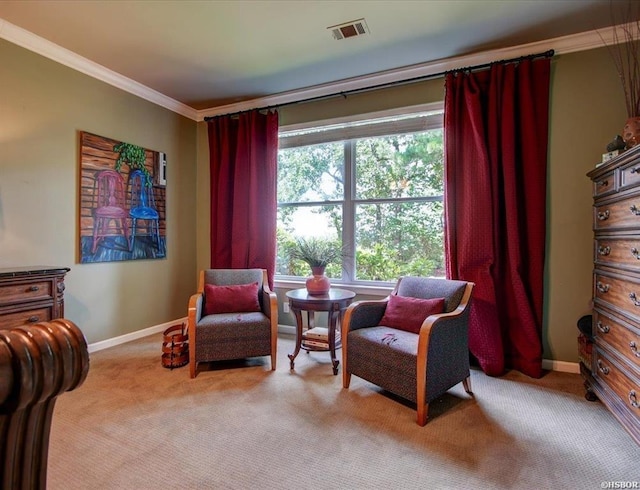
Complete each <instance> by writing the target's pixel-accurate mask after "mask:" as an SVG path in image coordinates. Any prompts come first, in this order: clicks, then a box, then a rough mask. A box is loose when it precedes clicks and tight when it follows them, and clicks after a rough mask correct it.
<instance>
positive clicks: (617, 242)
mask: <svg viewBox="0 0 640 490" xmlns="http://www.w3.org/2000/svg"><path fill="white" fill-rule="evenodd" d="M593 255H594V257H595V263H596V264H601V265H606V266H609V267H619V268H621V269H627V270H633V271H640V237H616V238H612V237H598V238H596V240H595V249H594V253H593Z"/></svg>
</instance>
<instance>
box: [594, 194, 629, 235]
mask: <svg viewBox="0 0 640 490" xmlns="http://www.w3.org/2000/svg"><path fill="white" fill-rule="evenodd" d="M593 212H594V215H593V223H594V228H595V230H596V231H599V230H611V229H636V228H638V229H640V196H638V195H636V196H633V197H628V198H626V199H622V200H620V201H615V202H608V203H606V204H600V205H598V206H595V207H594V210H593Z"/></svg>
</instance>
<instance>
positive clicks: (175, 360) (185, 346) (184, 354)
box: [162, 323, 189, 369]
mask: <svg viewBox="0 0 640 490" xmlns="http://www.w3.org/2000/svg"><path fill="white" fill-rule="evenodd" d="M188 363H189V335H188V333H187V330H186V326H185V324H184V323H183V324H182V325H173V326H172V327H169V328H167V329H166V330H165V331H164V332H162V367H166V368H169V369H173V368H177V367H182V366H185V365H187V364H188Z"/></svg>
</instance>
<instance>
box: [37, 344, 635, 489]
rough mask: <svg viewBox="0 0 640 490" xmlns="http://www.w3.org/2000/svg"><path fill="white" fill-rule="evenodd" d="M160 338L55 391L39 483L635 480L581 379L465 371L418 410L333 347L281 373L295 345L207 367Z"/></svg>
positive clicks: (416, 484) (628, 453)
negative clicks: (339, 357)
mask: <svg viewBox="0 0 640 490" xmlns="http://www.w3.org/2000/svg"><path fill="white" fill-rule="evenodd" d="M160 345H161V335H159V334H158V335H153V336H150V337H146V338H143V339H140V340H137V341H134V342H131V343H128V344H124V345H121V346H117V347H113V348H110V349H107V350H104V351H100V352H96V353H94V354H92V355H91V368H90V371H89V376H88V378H87V380H86V381H85V383H84V384H83V385H82V386H81V387H80V388H78V389H77V390H76V391H73V392H70V393H64V394H63V395H61V396H60V397H59V398H58V402H57V405H56V408H55V412H54V416H53V425H52V430H51V440H50V450H49V471H48V488H49V489H50V490H71V489H82V490H85V489H158V488H180V489H249V488H260V489H378V488H379V489H403V490H404V489H449V488H457V489H460V488H473V489H507V488H508V489H511V488H517V489H520V488H522V489H558V488H564V489H569V488H571V489H574V488H576V489H577V488H581V489H589V488H593V489H597V488H601V482H603V481H640V447H638V446H637V445H636V444H635V443H634V442H633V440H632V439H631V437H630V436H629V435H628V434H627V433H626V432H625V431H624V429H622V427H621V426H620V425H619V424H618V423H617V422H616V420H615V419H614V417H613V416H612V415H611V414H610V413H609V412H608V411H607V410H606V409H605V408H604V406H603V405H602V404H600V403H599V402H596V403H590V402H588V401H586V400H585V399H584V390H583V387H582V380H581V378H580V376H579V375H576V374H567V373H553V372H552V373H548V374H547V375H546V376H545V377H543V378H542V379H540V380H534V379H530V378H527V377H526V376H524V375H521V374H519V373H516V372H512V373H509V374H507V375H505V376H504V377H501V378H491V377H488V376H485V375H484V374H483V373H482V372H480V371H473V372H472V387H473V391H474V392H475V399H472V398H470V397H469V396H468V395H467V394H466V393H465V392H464V390H463V389H462V386H461V385H459V386H456V387H455V388H454V389H452V390H450V392H449V393H448V394H446V395H445V396H444V397H442V398H441V399H440V400H438V401H436V402H434V403H432V405H431V407H430V412H429V414H430V417H429V422H428V423H427V425H426V426H425V427H419V426H418V425H416V423H415V415H416V414H415V411H414V410H413V409H412V408H411V407H410V406H409V405H408V404H403V403H401V402H399V401H397V400H396V399H394V398H392V397H391V396H390V395H387V394H384V393H383V392H381V391H380V390H379V389H378V388H377V387H375V386H374V385H372V384H370V383H368V382H365V381H363V380H361V379H360V378H357V377H355V376H354V377H352V380H351V388H350V389H349V390H344V389H343V388H342V376H341V374H342V373H341V372H340V373H339V374H338V376H333V374H332V371H331V365H330V361H329V354H328V353H312V354H310V355H309V354H306V353H305V352H301V353H300V355H299V356H298V358H297V359H296V369H295V372H291V371H289V363H288V359H287V357H286V355H287V354H288V353H290V352H292V350H293V339H292V338H291V337H288V336H282V337H281V338H280V339H279V341H278V369H277V370H276V371H275V372H272V371H271V370H270V369H269V362H268V359H267V358H259V359H255V360H250V361H247V362H241V363H235V364H233V363H232V364H231V365H229V364H227V365H226V369H217V368H215V367H214V368H212V369H211V370H209V371H205V372H201V373H200V375H199V376H198V377H197V378H196V379H195V380H191V379H189V374H188V367H187V366H185V367H182V368H178V369H174V370H169V369H166V368H163V367H162V366H161V364H160Z"/></svg>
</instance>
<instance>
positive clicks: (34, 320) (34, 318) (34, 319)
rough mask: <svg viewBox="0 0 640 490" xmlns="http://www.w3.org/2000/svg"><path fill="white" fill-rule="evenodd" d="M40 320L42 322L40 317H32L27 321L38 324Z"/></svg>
mask: <svg viewBox="0 0 640 490" xmlns="http://www.w3.org/2000/svg"><path fill="white" fill-rule="evenodd" d="M38 320H40V317H39V316H36V315H33V316H30V317H29V318H28V319H27V321H28V322H29V323H36V322H37V321H38Z"/></svg>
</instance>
